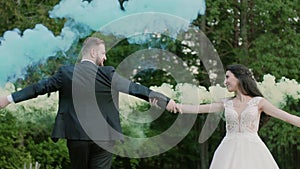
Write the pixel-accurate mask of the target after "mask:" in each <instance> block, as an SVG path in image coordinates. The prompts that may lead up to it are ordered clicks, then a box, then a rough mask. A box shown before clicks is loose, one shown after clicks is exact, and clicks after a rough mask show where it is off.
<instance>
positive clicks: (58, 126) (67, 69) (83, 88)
mask: <svg viewBox="0 0 300 169" xmlns="http://www.w3.org/2000/svg"><path fill="white" fill-rule="evenodd" d="M54 91H59V108H58V113H57V116H56V119H55V125H54V129H53V131H52V139H53V140H54V141H57V140H58V139H59V138H66V139H72V140H102V141H109V140H119V139H122V138H123V136H122V130H121V124H120V118H119V111H118V104H119V103H118V102H119V92H124V93H127V94H130V95H133V96H136V97H139V98H141V99H144V100H146V101H149V98H151V97H153V98H157V99H158V100H159V105H160V106H161V107H163V108H164V107H165V106H166V104H167V103H168V101H169V98H168V97H166V96H164V95H162V94H160V93H157V92H154V91H152V90H150V89H148V88H147V87H145V86H142V85H139V84H136V83H133V82H131V81H129V80H127V79H125V78H123V77H121V76H119V75H118V74H117V73H115V69H114V68H113V67H111V66H103V67H98V66H96V65H94V64H93V63H91V62H88V61H83V62H82V63H79V64H76V65H75V66H74V65H73V66H62V67H60V68H59V70H58V71H57V72H56V73H55V74H54V75H53V76H51V77H49V78H47V79H45V80H41V81H39V82H38V83H35V84H32V85H30V86H28V87H26V88H24V89H22V90H20V91H17V92H14V93H12V97H13V99H14V102H15V103H18V102H21V101H24V100H28V99H31V98H35V97H37V96H38V95H43V94H46V93H49V92H54Z"/></svg>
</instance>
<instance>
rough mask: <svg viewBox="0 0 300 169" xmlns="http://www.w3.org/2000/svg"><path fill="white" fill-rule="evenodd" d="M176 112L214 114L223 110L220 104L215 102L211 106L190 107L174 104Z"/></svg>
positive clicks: (188, 105)
mask: <svg viewBox="0 0 300 169" xmlns="http://www.w3.org/2000/svg"><path fill="white" fill-rule="evenodd" d="M176 108H177V111H178V112H180V113H190V114H198V113H215V112H221V111H223V110H224V105H223V103H222V102H216V103H211V104H202V105H190V104H176Z"/></svg>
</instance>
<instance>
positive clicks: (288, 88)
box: [0, 74, 300, 136]
mask: <svg viewBox="0 0 300 169" xmlns="http://www.w3.org/2000/svg"><path fill="white" fill-rule="evenodd" d="M257 85H258V88H259V89H260V90H261V92H262V93H263V95H264V96H265V98H266V99H268V100H269V101H270V102H271V103H273V104H274V105H275V106H277V107H283V106H285V105H286V101H285V99H286V97H287V96H290V97H292V98H293V99H299V98H300V85H299V83H298V82H297V81H295V80H290V79H287V78H285V77H283V78H281V79H280V80H279V81H278V82H276V80H275V77H274V76H272V75H270V74H267V75H265V76H264V78H263V81H262V82H258V83H257ZM151 89H152V90H154V91H157V92H161V93H163V94H165V95H167V96H168V97H170V98H172V99H174V100H177V101H178V102H180V103H186V104H201V103H210V102H213V101H215V100H218V99H222V98H226V97H232V96H233V95H234V94H233V93H229V92H228V91H227V89H226V88H225V87H221V86H220V85H216V86H210V87H209V88H208V89H207V88H205V87H203V86H194V85H191V84H177V85H176V86H175V87H173V86H171V85H169V84H163V85H161V86H159V87H157V86H153V87H151ZM13 91H15V87H14V85H13V84H12V83H7V84H6V85H5V87H4V88H0V95H8V94H10V93H11V92H13ZM57 99H58V93H57V92H56V93H51V95H50V96H49V97H48V96H47V95H43V96H39V97H37V98H36V99H31V100H28V101H24V102H21V103H18V104H10V105H9V106H7V109H8V110H10V111H12V112H16V113H18V114H17V117H20V118H21V119H22V117H23V118H24V117H25V116H24V113H26V112H34V111H35V110H40V111H41V112H46V113H51V114H53V115H55V113H56V112H57V107H58V105H57V104H58V102H57ZM145 104H146V102H145V101H144V100H141V99H139V98H136V97H133V96H129V95H125V94H122V93H121V94H120V107H119V108H120V115H121V119H122V125H125V126H130V125H132V121H131V120H130V119H132V117H130V116H131V114H132V113H133V112H134V111H136V110H135V109H136V107H138V106H142V105H145ZM18 110H19V111H18ZM137 114H138V113H137ZM32 118H34V117H32ZM136 118H139V119H138V121H141V122H147V118H151V117H150V116H147V114H143V113H142V114H141V113H140V114H138V115H137V117H135V118H133V120H137V119H136ZM143 118H144V119H143ZM145 126H148V125H145ZM133 130H134V128H133ZM136 130H137V131H136V132H134V133H140V134H137V135H139V136H144V134H143V132H141V130H138V129H136Z"/></svg>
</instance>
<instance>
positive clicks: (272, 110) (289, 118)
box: [259, 99, 300, 127]
mask: <svg viewBox="0 0 300 169" xmlns="http://www.w3.org/2000/svg"><path fill="white" fill-rule="evenodd" d="M259 106H260V108H261V110H262V111H263V112H265V113H267V114H269V115H270V116H272V117H275V118H278V119H280V120H283V121H285V122H288V123H290V124H293V125H295V126H297V127H300V117H298V116H295V115H293V114H290V113H287V112H285V111H283V110H281V109H279V108H277V107H275V106H274V105H272V104H271V103H270V102H269V101H268V100H266V99H262V101H261V102H260V103H259Z"/></svg>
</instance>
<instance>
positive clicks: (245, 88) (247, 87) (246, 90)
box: [226, 64, 270, 127]
mask: <svg viewBox="0 0 300 169" xmlns="http://www.w3.org/2000/svg"><path fill="white" fill-rule="evenodd" d="M226 71H230V72H231V73H233V74H234V76H235V77H236V78H237V79H238V80H239V85H240V89H241V92H242V93H243V94H244V95H247V96H250V97H256V96H260V97H264V96H263V94H262V93H261V92H260V90H259V89H258V87H257V83H256V80H255V79H254V76H253V74H252V72H251V71H250V70H249V68H247V67H246V66H244V65H242V64H234V65H229V66H227V68H226ZM269 119H270V116H269V115H267V114H266V113H264V112H262V114H261V118H260V122H259V126H260V127H262V126H263V125H264V124H266V122H267V121H268V120H269Z"/></svg>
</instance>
